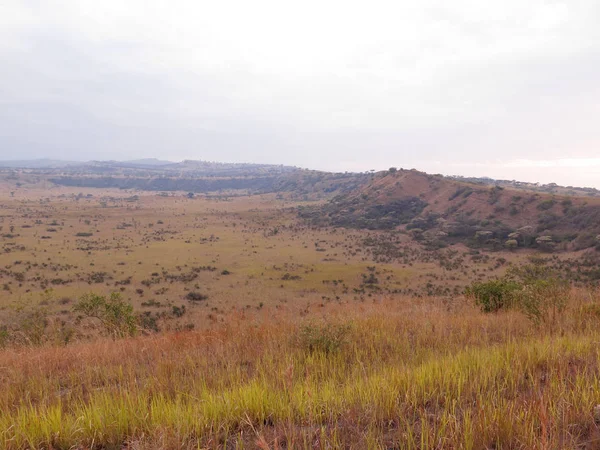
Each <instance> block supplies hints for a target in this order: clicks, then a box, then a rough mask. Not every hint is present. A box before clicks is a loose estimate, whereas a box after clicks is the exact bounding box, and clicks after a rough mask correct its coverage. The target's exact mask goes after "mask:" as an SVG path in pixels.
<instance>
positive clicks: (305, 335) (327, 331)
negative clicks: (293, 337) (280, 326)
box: [298, 323, 350, 354]
mask: <svg viewBox="0 0 600 450" xmlns="http://www.w3.org/2000/svg"><path fill="white" fill-rule="evenodd" d="M349 331H350V325H348V324H344V325H341V324H340V325H334V324H330V323H328V324H326V325H305V326H303V327H302V328H301V329H300V333H299V339H298V340H299V344H300V347H301V348H303V349H305V350H308V351H309V352H310V353H325V354H332V353H336V352H338V351H339V350H340V349H341V348H342V346H343V345H345V344H346V342H347V338H348V333H349Z"/></svg>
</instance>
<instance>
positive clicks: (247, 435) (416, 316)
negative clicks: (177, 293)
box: [0, 292, 600, 449]
mask: <svg viewBox="0 0 600 450" xmlns="http://www.w3.org/2000/svg"><path fill="white" fill-rule="evenodd" d="M571 297H572V298H571V299H570V300H569V307H568V308H567V310H566V312H565V313H564V314H563V315H562V316H561V318H560V320H559V321H558V322H556V323H554V324H548V325H545V326H543V327H540V328H535V327H532V326H531V324H530V322H528V321H527V320H526V319H525V318H524V317H523V316H522V315H520V314H519V313H516V312H507V313H500V314H493V315H490V314H487V315H486V314H483V313H481V312H479V311H478V310H475V309H473V308H472V307H471V306H470V305H468V304H466V303H464V302H462V301H459V300H456V301H455V302H454V303H452V304H448V305H443V304H441V303H440V302H439V301H436V300H422V301H420V302H415V301H414V300H413V299H408V298H407V299H395V300H393V301H392V300H383V301H381V302H367V303H359V304H356V305H353V306H346V305H342V306H339V307H338V308H337V310H336V311H333V312H332V314H330V315H328V317H327V319H321V320H320V321H308V322H302V321H297V320H295V321H290V320H289V319H287V318H284V317H271V320H270V323H268V324H257V323H253V322H251V321H250V322H249V321H243V320H239V321H234V320H233V319H232V320H231V321H230V322H228V323H227V324H226V325H223V326H222V327H219V328H218V329H214V330H207V331H203V332H186V333H176V334H164V335H157V336H152V337H139V338H133V339H126V340H120V341H111V340H100V341H97V342H93V343H80V344H73V345H70V346H67V347H47V348H34V349H12V350H4V351H2V352H1V353H0V377H1V378H0V380H1V383H2V397H1V398H0V429H1V430H4V431H3V432H2V434H1V436H0V446H2V447H3V448H7V449H22V448H74V447H75V448H92V447H93V448H121V447H124V446H125V447H128V448H144V449H146V448H148V449H149V448H165V449H167V448H169V449H170V448H173V449H174V448H260V449H266V448H311V449H312V448H356V449H363V448H402V449H404V448H430V449H433V448H438V449H451V448H464V449H479V448H527V449H548V448H561V449H566V448H572V449H575V448H597V447H598V443H599V442H600V441H598V438H599V436H600V435H599V434H598V427H597V425H596V424H595V422H594V419H593V407H594V406H595V405H596V404H597V403H598V402H600V398H599V396H600V390H599V388H600V378H599V373H598V357H599V354H600V347H599V345H598V342H600V319H599V318H598V316H594V315H593V314H590V311H593V310H594V308H597V307H598V305H599V304H598V303H597V302H598V300H599V299H598V297H597V296H595V295H593V296H590V295H589V294H588V293H577V292H574V293H573V294H572V295H571ZM590 305H592V306H590ZM325 322H327V323H329V324H330V326H331V327H334V328H333V329H335V327H346V326H347V328H339V329H343V330H347V331H345V332H342V333H341V334H340V336H341V338H340V340H339V342H338V343H340V346H339V348H338V347H337V346H333V347H331V348H330V347H327V346H323V345H321V344H320V343H318V342H316V341H314V340H313V341H311V342H308V341H307V340H306V334H305V331H306V330H305V328H304V327H305V326H306V325H311V326H313V327H315V328H314V329H316V330H321V332H322V333H324V334H323V335H322V336H325V337H326V338H327V336H330V338H331V335H327V333H326V332H325V331H323V330H325V328H319V327H322V326H323V324H324V323H325ZM303 333H304V334H303ZM303 336H304V338H303ZM322 336H321V337H322ZM311 343H312V344H313V345H312V350H311V345H310V344H311ZM327 349H330V351H327Z"/></svg>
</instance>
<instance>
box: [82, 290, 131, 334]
mask: <svg viewBox="0 0 600 450" xmlns="http://www.w3.org/2000/svg"><path fill="white" fill-rule="evenodd" d="M73 311H75V312H78V313H81V314H83V315H84V316H85V317H93V318H96V319H98V320H100V322H101V323H102V325H103V326H104V328H105V329H106V331H107V332H108V333H109V334H110V335H111V336H113V337H115V338H117V337H124V336H133V335H135V334H136V331H137V326H136V318H135V315H134V314H133V306H131V304H129V303H127V302H126V301H125V300H123V299H122V298H121V295H120V294H119V293H117V292H113V293H112V294H110V297H108V298H107V297H105V296H100V295H97V294H92V293H90V294H85V295H84V296H82V297H81V298H80V299H79V301H78V302H77V304H76V305H75V306H74V307H73Z"/></svg>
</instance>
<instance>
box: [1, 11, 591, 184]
mask: <svg viewBox="0 0 600 450" xmlns="http://www.w3.org/2000/svg"><path fill="white" fill-rule="evenodd" d="M599 23H600V1H599V0H569V1H564V2H562V1H541V0H527V1H524V0H502V1H482V0H473V1H466V0H453V1H447V0H439V1H426V0H421V1H403V0H392V1H379V0H369V1H365V0H363V1H360V2H354V1H349V0H343V1H337V0H335V1H333V0H319V1H317V0H314V1H313V0H302V1H295V2H292V1H286V0H273V1H268V0H252V1H247V0H239V1H227V0H219V1H207V0H206V1H205V0H194V1H192V0H190V1H178V0H170V1H151V0H127V1H124V0H102V1H99V0H70V1H66V0H1V1H0V159H27V158H42V157H50V158H60V159H76V160H87V159H135V158H145V157H157V158H162V159H170V160H181V159H204V160H216V161H223V162H263V163H276V164H292V165H298V166H302V167H309V168H316V169H326V170H334V171H345V170H349V171H350V170H353V171H354V170H357V171H363V170H369V169H384V168H388V167H390V166H397V167H403V168H413V167H414V168H418V169H421V170H425V171H428V172H434V173H444V174H465V175H479V176H492V177H496V178H508V179H521V180H527V181H540V182H552V181H555V182H557V183H561V184H569V185H578V186H582V185H583V186H594V187H599V188H600V82H599V80H600V26H599V25H598V24H599Z"/></svg>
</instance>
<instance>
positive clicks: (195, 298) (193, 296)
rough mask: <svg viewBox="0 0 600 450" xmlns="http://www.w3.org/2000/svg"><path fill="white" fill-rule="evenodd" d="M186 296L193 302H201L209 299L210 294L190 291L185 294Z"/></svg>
mask: <svg viewBox="0 0 600 450" xmlns="http://www.w3.org/2000/svg"><path fill="white" fill-rule="evenodd" d="M185 298H187V299H188V300H189V301H191V302H200V301H202V300H207V299H208V295H205V294H201V293H200V292H193V291H192V292H188V293H187V295H186V296H185Z"/></svg>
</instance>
